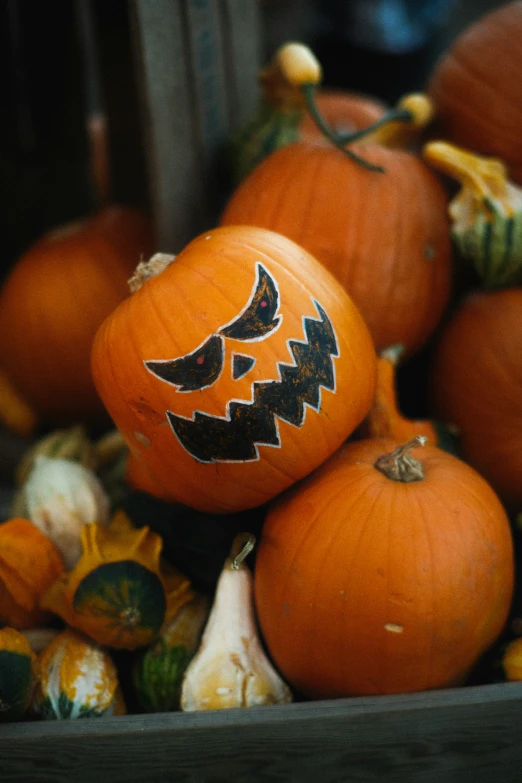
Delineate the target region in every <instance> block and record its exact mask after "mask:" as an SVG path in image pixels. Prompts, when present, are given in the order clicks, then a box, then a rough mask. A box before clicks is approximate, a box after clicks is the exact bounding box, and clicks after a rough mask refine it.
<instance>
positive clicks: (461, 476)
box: [255, 438, 514, 698]
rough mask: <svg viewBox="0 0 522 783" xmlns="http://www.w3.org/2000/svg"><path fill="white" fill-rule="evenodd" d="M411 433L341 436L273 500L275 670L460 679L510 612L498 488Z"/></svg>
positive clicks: (410, 684)
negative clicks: (417, 445) (407, 439)
mask: <svg viewBox="0 0 522 783" xmlns="http://www.w3.org/2000/svg"><path fill="white" fill-rule="evenodd" d="M413 445H414V444H412V443H408V444H406V445H405V447H403V448H402V449H398V451H395V452H394V450H395V449H396V448H397V442H396V441H391V440H388V439H380V438H375V439H369V440H365V441H354V442H352V443H349V444H347V445H345V446H343V447H342V448H341V449H340V450H339V451H338V452H337V453H336V454H334V455H333V456H332V457H331V458H330V459H329V460H328V461H327V462H326V463H325V464H324V465H322V466H321V467H320V468H319V469H318V470H317V471H315V472H314V473H313V474H312V475H311V476H309V477H308V478H307V479H305V480H304V481H303V482H301V483H300V484H298V485H296V486H295V487H292V488H291V489H290V490H288V491H287V492H286V493H283V495H282V496H281V497H280V498H278V499H276V501H275V502H274V503H273V504H272V507H271V508H270V509H269V512H268V515H267V518H266V521H265V523H264V526H263V531H262V535H261V540H260V542H259V547H258V552H257V559H256V567H255V600H256V607H257V613H258V617H259V622H260V626H261V630H262V633H263V636H264V639H265V641H266V644H267V646H268V650H269V652H270V654H271V656H272V658H273V660H274V662H275V664H276V666H277V667H278V669H279V671H280V672H281V674H282V675H283V677H284V678H285V679H286V681H287V682H288V684H289V685H291V686H293V687H294V688H295V689H297V690H298V691H299V692H301V693H303V694H305V695H308V696H310V697H312V698H334V697H340V696H349V695H364V694H385V693H400V692H410V691H420V690H426V689H431V688H441V687H445V686H451V685H457V684H460V683H462V682H463V680H464V679H465V677H466V675H467V674H468V672H469V671H470V669H471V668H472V666H473V665H474V664H475V662H476V661H477V659H478V658H479V656H480V655H481V654H482V653H483V652H484V651H485V650H486V649H487V648H488V647H489V646H490V645H491V644H492V643H493V642H494V641H495V639H496V638H497V637H498V635H499V634H500V632H501V630H502V628H503V626H504V624H505V621H506V618H507V614H508V611H509V607H510V602H511V597H512V592H513V570H514V569H513V544H512V537H511V531H510V526H509V520H508V519H507V516H506V514H505V511H504V509H503V507H502V505H501V503H500V501H499V500H498V498H497V496H496V495H495V493H494V492H493V490H492V489H491V488H490V486H489V485H488V484H487V483H486V482H485V481H484V479H483V478H482V477H481V476H480V475H479V474H478V473H476V472H475V471H474V470H473V469H472V468H471V467H469V466H468V465H466V464H465V463H464V462H461V461H460V460H458V459H457V458H456V457H453V456H451V455H450V454H447V453H446V452H444V451H441V450H440V449H438V448H436V447H435V446H429V445H427V446H425V447H424V448H423V449H422V450H421V449H415V451H414V452H412V453H411V454H408V449H409V448H411V447H412V446H413Z"/></svg>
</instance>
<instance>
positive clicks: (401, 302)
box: [221, 142, 451, 354]
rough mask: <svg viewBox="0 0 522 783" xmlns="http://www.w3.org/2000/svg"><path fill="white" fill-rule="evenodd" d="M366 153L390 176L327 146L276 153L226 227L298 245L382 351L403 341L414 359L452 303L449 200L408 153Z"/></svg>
mask: <svg viewBox="0 0 522 783" xmlns="http://www.w3.org/2000/svg"><path fill="white" fill-rule="evenodd" d="M354 150H355V147H354ZM359 154H360V155H362V156H363V157H366V158H367V159H368V160H370V161H371V162H372V163H376V164H379V165H382V166H383V167H384V168H385V169H386V173H384V174H383V173H376V172H372V171H368V170H367V169H365V168H363V167H362V166H360V165H358V164H357V163H354V162H352V161H351V160H349V159H348V158H347V157H346V156H345V155H343V153H342V152H340V151H339V150H337V149H335V148H333V147H331V146H328V145H325V144H306V143H304V142H300V143H297V144H292V145H291V146H289V147H285V148H284V149H281V150H278V151H277V152H275V153H273V154H272V155H270V156H269V157H268V158H267V159H266V160H264V161H263V162H262V163H261V164H260V165H259V166H258V167H257V168H256V169H255V170H254V171H253V172H252V174H250V176H249V177H247V178H246V180H244V182H243V183H242V184H241V185H240V186H239V187H238V188H237V190H236V191H235V193H234V194H233V195H232V198H231V200H230V201H229V203H228V205H227V207H226V209H225V211H224V214H223V216H222V220H221V223H222V224H223V225H239V224H243V225H252V226H260V227H262V228H269V229H271V230H273V231H277V232H279V233H281V234H283V235H284V236H287V237H289V238H290V239H293V240H294V242H298V243H299V244H300V245H302V247H304V248H305V249H306V250H308V252H310V253H312V255H314V256H315V257H316V258H317V259H318V260H319V261H321V262H322V263H323V264H324V266H325V267H326V268H327V269H328V270H329V271H330V272H332V273H333V274H334V275H335V276H336V277H337V279H338V280H339V281H340V283H341V284H342V285H343V286H344V288H345V289H346V291H347V292H348V293H349V294H350V296H351V297H352V298H353V300H354V301H355V303H356V305H357V306H358V307H359V309H360V311H361V313H362V315H363V316H364V319H365V321H366V323H367V325H368V327H369V329H370V332H371V334H372V337H373V339H374V342H375V344H376V348H377V350H381V349H383V348H386V347H388V346H389V345H392V344H394V343H402V344H403V345H404V347H405V349H406V352H407V353H408V354H411V353H413V352H415V351H416V350H417V349H418V348H420V347H421V346H422V345H423V344H424V343H425V341H426V340H427V339H428V337H429V336H430V335H431V333H432V332H433V330H434V329H435V327H436V325H437V323H438V321H439V319H440V317H441V315H442V313H443V311H444V309H445V307H446V304H447V301H448V297H449V291H450V275H451V244H450V235H449V225H448V218H447V213H446V209H447V200H446V196H445V193H444V191H443V189H442V187H441V185H440V184H439V182H438V180H437V178H436V176H435V175H434V174H433V173H432V172H431V171H429V170H428V168H427V166H425V165H424V163H422V161H420V160H419V159H418V158H416V157H415V156H414V155H412V154H410V153H408V152H404V151H402V150H390V149H386V148H385V147H381V146H376V145H361V146H360V147H359Z"/></svg>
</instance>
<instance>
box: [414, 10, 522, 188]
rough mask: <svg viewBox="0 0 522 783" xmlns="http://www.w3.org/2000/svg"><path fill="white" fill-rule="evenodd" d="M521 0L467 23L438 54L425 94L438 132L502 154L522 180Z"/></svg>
mask: <svg viewBox="0 0 522 783" xmlns="http://www.w3.org/2000/svg"><path fill="white" fill-rule="evenodd" d="M521 38H522V3H521V2H519V0H517V2H510V3H504V4H502V5H501V6H500V7H499V8H494V9H492V10H491V11H489V13H487V14H484V15H483V16H482V17H481V18H480V19H478V20H477V21H475V22H473V23H472V24H471V25H469V26H468V27H467V28H466V29H465V30H464V31H463V32H462V33H461V34H460V35H459V36H458V37H457V38H456V40H455V41H454V42H453V43H452V44H451V46H450V47H449V49H448V50H447V51H446V52H444V53H443V54H442V56H441V57H440V59H439V61H438V63H436V65H435V68H434V69H433V72H432V74H431V77H430V79H429V83H428V88H427V89H428V92H429V94H430V95H431V97H432V99H433V101H434V104H435V109H436V116H437V118H438V119H437V125H438V135H439V136H440V137H441V138H444V139H446V140H447V141H452V142H454V143H455V144H458V145H461V146H463V147H465V148H467V149H469V150H472V151H474V152H479V153H482V154H483V155H489V156H495V157H498V158H501V159H502V160H503V161H504V162H505V163H506V165H507V167H508V170H509V175H510V177H511V179H513V180H514V181H515V182H518V183H519V184H522V145H521V144H520V139H521V138H522V101H521V100H520V84H521V82H522V47H521V46H520V40H521Z"/></svg>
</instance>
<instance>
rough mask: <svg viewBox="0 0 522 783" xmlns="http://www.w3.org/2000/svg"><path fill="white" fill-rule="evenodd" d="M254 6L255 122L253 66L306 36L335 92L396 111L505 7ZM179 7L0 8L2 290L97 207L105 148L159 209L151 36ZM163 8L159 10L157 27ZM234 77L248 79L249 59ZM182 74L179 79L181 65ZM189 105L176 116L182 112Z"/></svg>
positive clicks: (125, 193)
mask: <svg viewBox="0 0 522 783" xmlns="http://www.w3.org/2000/svg"><path fill="white" fill-rule="evenodd" d="M241 2H242V3H243V6H242V8H243V11H242V13H245V9H246V10H247V11H248V12H251V11H255V14H256V20H257V21H256V35H255V39H256V40H253V39H252V36H251V32H250V34H249V35H250V37H249V38H248V39H247V41H246V42H243V44H244V45H245V50H246V46H247V45H248V47H249V53H248V54H249V62H248V66H247V65H246V64H245V68H248V69H249V70H248V73H247V74H246V76H245V79H249V80H250V89H249V90H247V91H246V93H245V90H244V94H248V102H247V103H248V105H246V104H244V105H243V106H242V109H243V113H244V115H245V117H246V115H247V114H248V112H249V111H251V110H252V109H253V108H254V107H255V102H256V84H255V77H254V76H253V74H254V70H255V69H256V68H257V67H258V66H259V65H261V64H263V63H266V61H267V60H268V59H269V57H270V56H271V54H272V53H273V52H274V50H275V49H276V48H277V47H278V46H279V45H280V44H281V43H283V42H286V41H288V40H292V39H293V40H301V41H304V42H306V43H308V44H310V45H311V46H312V48H313V49H314V51H315V52H316V54H317V56H318V57H319V59H320V61H321V63H322V65H323V68H324V84H325V85H327V86H336V87H344V88H346V89H349V90H355V91H357V92H364V93H368V94H371V95H374V96H377V97H380V98H382V99H384V100H385V101H387V102H389V103H393V102H395V101H396V99H397V98H398V97H399V96H400V95H401V94H403V93H404V92H406V91H409V90H416V89H421V88H422V86H423V84H424V83H425V79H426V77H427V74H428V73H429V71H430V68H431V67H432V66H433V63H434V62H435V60H436V58H437V57H438V56H439V54H440V53H441V52H442V51H443V50H444V49H445V48H446V47H447V46H448V45H449V44H450V42H451V41H452V40H453V39H454V38H455V36H456V35H458V33H459V32H460V31H461V30H462V29H463V28H464V27H465V26H466V25H467V24H469V23H470V21H472V20H473V19H475V18H477V17H478V16H480V15H482V14H483V13H484V12H486V11H487V10H489V9H490V8H493V7H495V6H498V5H501V4H502V3H500V2H492V0H473V2H470V0H430V1H429V2H428V1H427V0H259V2H258V3H255V2H254V0H240V3H241ZM240 3H236V4H235V5H236V7H239V6H240ZM213 4H215V8H216V9H217V11H218V15H219V18H220V19H221V20H223V19H226V14H230V13H231V10H230V9H231V8H232V11H233V8H234V3H232V4H231V3H227V1H226V0H213V2H210V4H209V2H206V3H205V2H202V0H172V2H171V5H172V6H176V7H178V10H179V13H180V15H181V17H183V18H185V17H186V16H187V14H189V15H190V13H191V11H190V8H192V7H194V8H195V9H196V11H200V12H201V11H204V10H205V6H206V7H209V6H212V5H213ZM254 5H255V6H256V8H255V9H253V6H254ZM166 7H167V6H166V4H165V0H142V2H141V3H140V2H139V0H137V2H132V1H131V0H111V2H104V0H75V2H71V0H53V1H52V2H45V3H41V2H35V1H34V0H2V2H1V3H0V79H1V80H2V85H1V91H2V92H1V94H2V99H3V107H4V108H3V112H2V119H3V121H2V123H1V124H0V134H1V135H0V141H1V143H0V207H1V215H2V238H3V243H2V254H1V256H0V258H1V261H0V280H1V278H2V277H4V276H5V274H6V272H7V271H8V269H9V268H10V266H11V265H12V263H13V262H14V260H15V259H16V258H17V257H18V256H19V255H20V254H21V253H22V252H23V251H24V250H25V249H26V248H27V247H28V246H29V245H30V244H31V243H32V242H33V241H34V240H35V239H36V238H37V237H38V236H40V235H41V234H42V233H43V232H45V231H46V230H48V229H49V228H51V227H54V226H56V225H59V224H62V223H65V222H67V221H69V220H72V219H75V218H77V217H78V216H80V215H85V214H88V213H90V212H92V211H93V210H94V209H95V208H96V198H97V196H96V193H95V192H94V191H93V187H92V181H91V171H90V164H89V160H91V159H92V145H93V144H97V143H98V144H100V145H101V147H102V148H103V145H106V152H107V156H108V160H109V171H108V178H109V181H110V197H111V199H112V200H114V201H117V202H119V203H123V204H132V205H136V206H143V207H146V208H152V207H154V206H155V204H156V202H155V201H154V196H151V190H152V189H153V187H154V177H155V174H154V171H153V167H151V158H150V150H149V149H148V146H147V145H149V144H150V143H151V142H150V138H149V137H148V135H147V134H148V133H149V132H150V125H151V123H153V122H155V120H154V117H153V116H151V114H150V113H149V114H148V113H147V109H146V107H145V102H144V99H143V95H142V81H143V67H144V66H143V52H142V51H141V48H142V47H143V45H144V44H143V41H144V40H145V38H144V35H143V32H144V27H146V25H150V24H153V23H154V24H156V25H159V26H161V9H162V8H166ZM140 8H141V11H140ZM144 9H145V10H146V13H145V12H144ZM154 9H157V11H158V13H157V15H156V17H155V19H154V20H153V21H152V22H151V18H150V17H151V14H150V11H151V10H154ZM211 10H212V9H211ZM147 14H148V17H147ZM220 23H222V22H220ZM168 49H169V46H168V36H165V35H164V38H163V44H162V47H158V51H157V52H156V53H155V57H156V59H159V60H160V61H161V58H162V57H163V55H165V54H166V53H167V52H168ZM166 62H167V63H168V65H166V66H165V68H166V69H168V68H169V67H170V68H172V63H173V60H172V52H171V53H170V59H168V60H167V61H166ZM181 65H182V64H181V63H180V67H181ZM233 67H234V68H236V69H239V70H241V68H242V64H241V58H240V57H239V55H238V57H236V60H235V61H234V64H233ZM225 71H226V68H225ZM170 73H172V78H175V76H176V73H175V68H173V70H172V71H171V72H170ZM148 78H149V79H150V78H151V77H150V74H149V77H148ZM165 78H166V79H168V78H169V72H167V73H166V75H165ZM148 86H149V92H150V84H149V85H148ZM156 98H157V96H156ZM169 100H170V101H171V102H172V103H174V104H175V103H176V102H179V105H181V104H182V103H183V102H184V101H185V102H186V101H187V100H189V101H190V96H189V98H187V96H186V95H185V94H180V95H179V98H178V97H177V96H176V93H175V91H174V92H172V91H171V93H170V97H169ZM178 108H179V106H178ZM176 109H177V107H176V105H173V106H171V107H170V110H171V113H174V114H175V112H176ZM229 115H230V116H229V120H230V124H231V126H232V124H233V123H234V122H238V121H239V118H240V117H241V112H239V113H238V110H237V106H236V107H235V108H234V107H231V105H229ZM93 118H94V119H95V120H96V121H97V123H98V124H97V125H95V124H93ZM93 129H94V130H93ZM96 134H98V136H97V137H96ZM149 136H150V134H149ZM96 138H97V139H98V141H96ZM172 143H173V144H176V143H177V142H176V141H175V139H173V142H172ZM156 176H157V175H156ZM178 199H179V196H178ZM204 219H206V220H207V221H208V220H209V218H204ZM204 219H203V220H204ZM180 241H181V240H180Z"/></svg>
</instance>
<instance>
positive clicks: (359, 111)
mask: <svg viewBox="0 0 522 783" xmlns="http://www.w3.org/2000/svg"><path fill="white" fill-rule="evenodd" d="M316 103H317V106H318V108H319V111H320V113H321V115H322V117H323V118H324V120H325V122H326V124H327V125H328V126H329V127H330V128H332V129H333V130H335V131H336V132H337V133H342V132H344V133H350V132H351V131H355V130H361V129H362V128H366V127H367V126H368V125H372V124H373V123H374V122H376V121H377V120H378V119H380V118H381V117H382V116H383V114H384V112H385V110H386V109H385V105H384V104H383V103H380V102H379V101H378V100H376V99H375V98H371V97H367V96H365V95H358V94H357V93H350V92H347V91H344V90H333V89H325V88H322V89H318V90H317V93H316ZM299 138H300V140H301V141H315V142H322V143H328V142H326V140H325V137H324V134H323V133H322V131H320V130H319V128H318V127H317V125H316V124H315V122H314V121H313V119H312V118H311V116H310V115H309V113H308V112H305V114H304V116H303V119H302V120H301V122H300V123H299Z"/></svg>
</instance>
